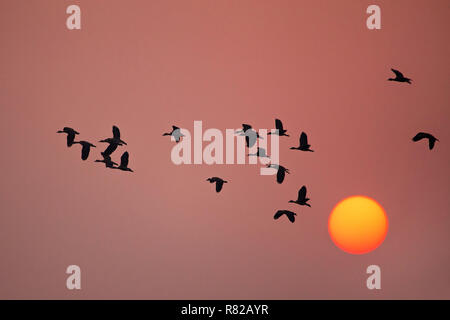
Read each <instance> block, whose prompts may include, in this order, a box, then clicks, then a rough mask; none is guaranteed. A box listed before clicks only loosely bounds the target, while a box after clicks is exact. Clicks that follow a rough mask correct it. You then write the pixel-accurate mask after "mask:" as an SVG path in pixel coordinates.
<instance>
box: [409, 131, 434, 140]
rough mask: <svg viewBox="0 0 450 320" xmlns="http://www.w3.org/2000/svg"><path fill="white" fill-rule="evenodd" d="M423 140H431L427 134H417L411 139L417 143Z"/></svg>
mask: <svg viewBox="0 0 450 320" xmlns="http://www.w3.org/2000/svg"><path fill="white" fill-rule="evenodd" d="M424 138H428V139H429V138H431V135H430V134H429V133H425V132H419V133H418V134H416V135H415V136H414V137H413V138H412V139H413V141H419V140H422V139H424Z"/></svg>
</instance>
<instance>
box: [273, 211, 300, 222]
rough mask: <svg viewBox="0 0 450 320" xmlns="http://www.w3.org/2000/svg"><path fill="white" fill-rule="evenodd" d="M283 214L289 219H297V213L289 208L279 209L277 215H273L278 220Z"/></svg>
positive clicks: (292, 220) (291, 220)
mask: <svg viewBox="0 0 450 320" xmlns="http://www.w3.org/2000/svg"><path fill="white" fill-rule="evenodd" d="M283 214H285V215H286V216H287V217H288V219H289V221H290V222H292V223H294V221H295V216H296V215H297V214H296V213H295V212H292V211H289V210H278V211H277V212H276V213H275V215H274V216H273V218H274V219H275V220H277V219H278V218H279V217H281V216H282V215H283Z"/></svg>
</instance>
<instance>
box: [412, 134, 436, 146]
mask: <svg viewBox="0 0 450 320" xmlns="http://www.w3.org/2000/svg"><path fill="white" fill-rule="evenodd" d="M422 139H428V147H429V148H430V150H432V149H433V147H434V144H435V143H436V141H439V139H437V138H436V137H434V136H433V135H431V134H429V133H426V132H419V133H418V134H416V135H415V136H414V137H413V138H412V140H413V141H419V140H422Z"/></svg>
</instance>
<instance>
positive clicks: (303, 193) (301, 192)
mask: <svg viewBox="0 0 450 320" xmlns="http://www.w3.org/2000/svg"><path fill="white" fill-rule="evenodd" d="M305 198H306V187H305V186H303V187H301V188H300V190H298V200H299V201H304V200H305Z"/></svg>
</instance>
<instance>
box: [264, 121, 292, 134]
mask: <svg viewBox="0 0 450 320" xmlns="http://www.w3.org/2000/svg"><path fill="white" fill-rule="evenodd" d="M275 128H276V129H277V131H275V132H274V133H272V132H269V133H267V134H268V135H269V134H275V135H279V136H280V137H281V136H285V137H289V135H288V134H286V132H287V130H285V129H283V123H282V122H281V120H280V119H275Z"/></svg>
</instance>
